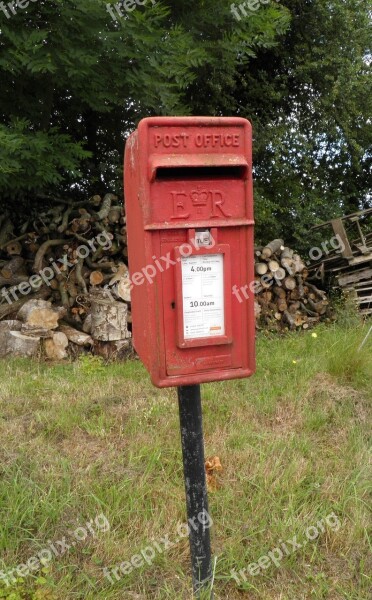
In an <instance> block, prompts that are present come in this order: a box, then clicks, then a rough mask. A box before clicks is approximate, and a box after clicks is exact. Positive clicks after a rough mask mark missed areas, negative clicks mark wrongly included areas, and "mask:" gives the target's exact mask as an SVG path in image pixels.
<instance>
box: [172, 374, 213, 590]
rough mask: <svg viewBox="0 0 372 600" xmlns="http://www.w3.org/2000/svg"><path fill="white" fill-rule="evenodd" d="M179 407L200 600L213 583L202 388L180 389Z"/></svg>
mask: <svg viewBox="0 0 372 600" xmlns="http://www.w3.org/2000/svg"><path fill="white" fill-rule="evenodd" d="M178 403H179V411H180V426H181V442H182V455H183V470H184V475H185V489H186V506H187V519H188V524H189V531H190V534H189V539H190V552H191V565H192V578H193V588H194V593H195V596H196V597H197V598H199V597H200V592H201V591H202V590H207V589H209V586H210V584H211V581H212V565H211V542H210V531H209V529H210V525H211V522H212V521H211V519H210V517H209V512H208V494H207V482H206V476H205V464H204V440H203V418H202V407H201V397H200V385H187V386H181V387H178ZM210 598H213V595H212V592H211V595H210Z"/></svg>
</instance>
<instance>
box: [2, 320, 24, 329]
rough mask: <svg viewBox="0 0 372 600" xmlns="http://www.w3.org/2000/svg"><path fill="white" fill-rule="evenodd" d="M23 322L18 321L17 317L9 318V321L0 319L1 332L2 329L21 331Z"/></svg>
mask: <svg viewBox="0 0 372 600" xmlns="http://www.w3.org/2000/svg"><path fill="white" fill-rule="evenodd" d="M21 328H22V322H21V321H16V320H15V319H9V320H8V321H0V332H1V331H21Z"/></svg>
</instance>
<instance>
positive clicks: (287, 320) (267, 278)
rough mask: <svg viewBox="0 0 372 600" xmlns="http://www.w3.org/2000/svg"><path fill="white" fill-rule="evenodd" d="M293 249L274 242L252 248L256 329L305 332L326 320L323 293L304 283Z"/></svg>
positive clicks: (326, 304) (305, 274)
mask: <svg viewBox="0 0 372 600" xmlns="http://www.w3.org/2000/svg"><path fill="white" fill-rule="evenodd" d="M308 274H309V273H308V270H307V267H306V265H305V263H304V262H303V260H302V259H301V257H300V256H299V254H297V253H296V252H295V251H294V250H291V249H290V248H287V247H285V245H284V240H281V239H276V240H273V241H272V242H270V243H269V244H267V245H266V246H260V247H258V248H256V249H255V283H256V285H255V292H256V298H255V314H256V323H257V327H258V328H262V327H266V328H269V329H273V330H279V329H290V330H295V329H298V328H301V329H308V328H309V327H311V326H313V325H314V324H316V323H318V322H319V321H320V320H321V319H328V318H329V317H330V310H329V302H328V300H327V296H326V293H325V292H324V291H322V290H319V289H318V288H317V287H316V286H315V285H313V284H311V283H310V282H309V281H307V277H308Z"/></svg>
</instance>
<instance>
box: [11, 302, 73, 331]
mask: <svg viewBox="0 0 372 600" xmlns="http://www.w3.org/2000/svg"><path fill="white" fill-rule="evenodd" d="M65 313H66V310H65V309H64V308H60V307H58V308H56V307H53V306H52V304H51V302H48V301H45V300H36V299H32V300H28V301H27V302H26V303H25V304H24V305H23V306H22V308H21V309H20V310H19V311H18V318H19V319H20V320H21V321H23V322H24V323H25V324H27V326H28V327H29V328H30V329H31V328H42V329H57V327H58V321H59V320H60V319H61V318H62V317H63V315H64V314H65Z"/></svg>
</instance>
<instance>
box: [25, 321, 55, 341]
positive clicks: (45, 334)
mask: <svg viewBox="0 0 372 600" xmlns="http://www.w3.org/2000/svg"><path fill="white" fill-rule="evenodd" d="M21 333H23V334H24V335H27V336H28V337H36V338H39V339H41V338H43V339H48V338H50V337H52V335H53V332H52V331H51V330H50V329H45V328H44V327H28V325H25V324H24V323H22V327H21Z"/></svg>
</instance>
